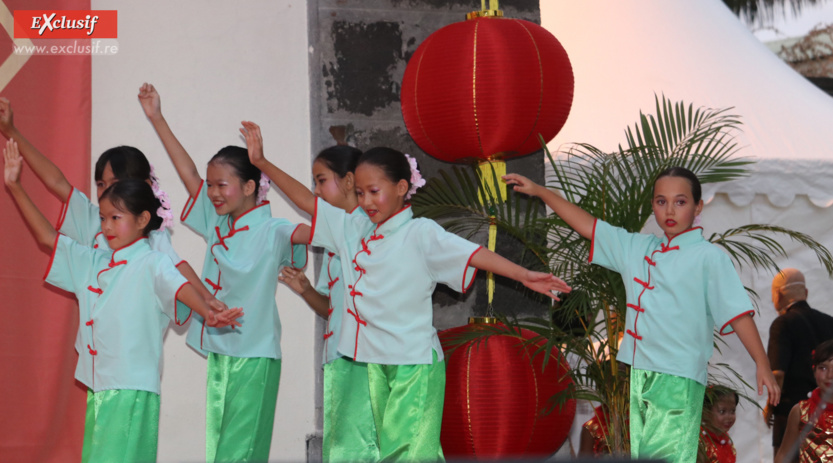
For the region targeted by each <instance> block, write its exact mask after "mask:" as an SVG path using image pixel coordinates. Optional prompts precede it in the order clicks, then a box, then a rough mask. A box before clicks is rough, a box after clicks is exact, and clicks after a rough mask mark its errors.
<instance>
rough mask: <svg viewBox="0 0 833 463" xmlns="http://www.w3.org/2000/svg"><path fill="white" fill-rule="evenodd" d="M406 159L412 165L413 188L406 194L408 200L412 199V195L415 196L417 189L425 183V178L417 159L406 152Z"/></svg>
mask: <svg viewBox="0 0 833 463" xmlns="http://www.w3.org/2000/svg"><path fill="white" fill-rule="evenodd" d="M405 159H407V160H408V164H410V165H411V189H409V190H408V194H406V195H405V199H406V200H408V199H411V196H413V195H414V193H416V191H417V189H419V188H421V187H423V186H424V185H425V179H424V178H422V174H420V173H419V168H418V167H417V161H416V159H414V158H413V157H412V156H411V155H409V154H405Z"/></svg>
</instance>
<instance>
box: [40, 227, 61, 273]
mask: <svg viewBox="0 0 833 463" xmlns="http://www.w3.org/2000/svg"><path fill="white" fill-rule="evenodd" d="M60 237H61V234H60V233H55V243H53V244H52V255H51V256H49V263H48V264H46V273H44V274H43V279H44V281H45V280H46V277H48V276H49V271H50V270H52V263H53V262H54V261H55V252H56V251H57V250H58V238H60Z"/></svg>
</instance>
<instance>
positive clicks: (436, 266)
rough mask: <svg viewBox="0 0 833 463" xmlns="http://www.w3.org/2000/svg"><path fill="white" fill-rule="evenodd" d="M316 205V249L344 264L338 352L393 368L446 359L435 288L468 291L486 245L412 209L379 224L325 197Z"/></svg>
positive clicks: (314, 235)
mask: <svg viewBox="0 0 833 463" xmlns="http://www.w3.org/2000/svg"><path fill="white" fill-rule="evenodd" d="M315 207H316V210H315V214H314V215H313V223H312V236H311V237H310V239H311V244H313V245H315V246H322V247H324V248H327V249H331V250H333V251H334V252H335V253H336V254H337V255H338V256H339V258H340V259H341V270H342V275H343V278H344V285H345V304H346V307H347V309H346V313H345V314H344V319H343V320H342V328H341V337H340V339H339V344H338V351H339V353H341V354H342V355H345V356H348V357H350V358H353V359H355V360H357V361H359V362H368V363H379V364H387V365H417V364H431V363H432V361H433V356H432V351H436V352H437V355H438V357H439V360H442V358H443V350H442V346H441V345H440V341H439V338H438V337H437V330H436V329H435V328H434V325H433V317H434V311H433V306H432V302H431V296H432V294H433V293H434V288H435V287H436V286H437V283H442V284H445V285H447V286H448V287H450V288H451V289H453V290H455V291H459V292H465V291H466V290H467V289H468V287H469V286H470V285H471V283H472V281H473V280H474V275H475V273H476V272H477V269H475V268H474V267H472V266H470V265H469V263H470V261H471V258H472V256H473V255H474V254H475V253H476V252H477V251H478V250H480V246H479V245H477V244H475V243H472V242H470V241H468V240H465V239H463V238H460V237H459V236H457V235H455V234H453V233H449V232H447V231H445V230H444V229H443V228H442V227H441V226H439V225H438V224H437V223H436V222H434V221H433V220H429V219H424V218H420V219H414V218H413V212H412V210H411V207H410V205H409V206H406V207H405V208H403V209H402V210H400V211H399V212H397V213H396V214H394V215H393V216H391V217H390V218H389V219H388V220H387V221H385V222H383V223H381V224H378V225H376V224H374V223H373V222H371V221H370V219H369V218H368V217H367V216H366V215H365V214H348V213H346V212H345V211H344V210H342V209H339V208H337V207H333V206H331V205H330V204H327V202H326V201H324V200H322V199H320V198H318V199H316V206H315Z"/></svg>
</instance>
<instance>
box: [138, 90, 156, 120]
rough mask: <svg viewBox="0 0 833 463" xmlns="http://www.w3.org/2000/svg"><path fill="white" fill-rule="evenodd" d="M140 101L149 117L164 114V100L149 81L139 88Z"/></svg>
mask: <svg viewBox="0 0 833 463" xmlns="http://www.w3.org/2000/svg"><path fill="white" fill-rule="evenodd" d="M139 103H140V104H141V105H142V109H143V110H144V111H145V116H147V118H148V119H153V118H155V117H159V116H161V115H162V102H161V101H160V100H159V93H157V92H156V89H155V88H153V85H151V84H149V83H147V82H145V83H144V84H142V86H141V87H140V88H139Z"/></svg>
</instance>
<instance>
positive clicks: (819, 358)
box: [775, 340, 833, 463]
mask: <svg viewBox="0 0 833 463" xmlns="http://www.w3.org/2000/svg"><path fill="white" fill-rule="evenodd" d="M813 376H814V377H815V379H816V385H817V386H818V387H817V388H816V389H814V390H813V392H811V393H810V398H808V399H807V400H802V401H801V402H799V403H797V404H795V405H794V406H793V408H792V410H790V416H789V417H788V418H787V429H786V431H784V439H783V441H782V442H781V447H780V448H779V449H778V454H777V455H775V463H788V462H789V461H790V460H787V458H788V457H789V456H794V455H795V454H794V453H792V452H794V451H795V450H794V447H795V446H796V443H797V441H798V439H799V437H800V436H801V433H802V431H804V430H805V428H808V429H807V431H805V432H807V437H806V438H805V439H804V441H803V442H801V445H800V447H799V448H798V461H799V463H815V462H827V461H831V460H833V407H831V405H830V400H831V397H833V340H828V341H824V342H823V343H821V344H819V346H818V347H816V350H814V351H813ZM825 399H826V400H825ZM792 461H795V460H792Z"/></svg>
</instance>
